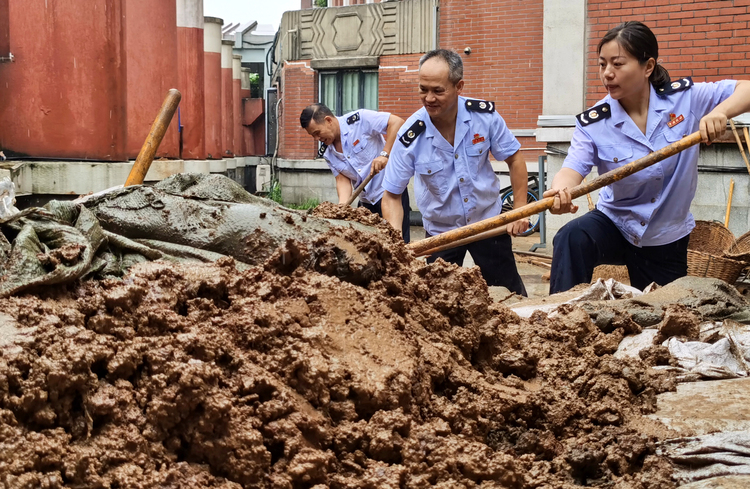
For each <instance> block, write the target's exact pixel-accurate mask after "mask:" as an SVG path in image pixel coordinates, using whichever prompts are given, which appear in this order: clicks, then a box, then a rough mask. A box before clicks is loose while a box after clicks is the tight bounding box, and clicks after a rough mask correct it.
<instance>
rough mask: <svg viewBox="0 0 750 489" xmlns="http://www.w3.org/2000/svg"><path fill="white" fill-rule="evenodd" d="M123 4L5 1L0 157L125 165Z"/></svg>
mask: <svg viewBox="0 0 750 489" xmlns="http://www.w3.org/2000/svg"><path fill="white" fill-rule="evenodd" d="M122 4H123V2H122V1H121V0H66V1H63V2H60V1H55V2H52V1H48V2H43V1H28V0H15V1H11V2H9V5H8V29H9V35H10V46H11V51H12V52H13V56H14V57H15V61H14V62H13V63H1V64H0V146H2V148H3V150H5V151H6V154H8V155H10V154H14V153H15V154H22V155H28V156H38V157H57V158H81V159H93V160H108V161H123V160H124V159H125V158H126V151H125V142H126V136H127V123H126V119H125V111H126V109H125V107H126V86H125V83H126V78H127V73H126V66H127V64H126V63H125V51H124V28H123V23H124V22H123V11H122V8H121V5H122ZM5 54H6V55H7V53H5ZM158 109H159V106H157V107H156V109H155V110H154V116H156V112H157V111H158Z"/></svg>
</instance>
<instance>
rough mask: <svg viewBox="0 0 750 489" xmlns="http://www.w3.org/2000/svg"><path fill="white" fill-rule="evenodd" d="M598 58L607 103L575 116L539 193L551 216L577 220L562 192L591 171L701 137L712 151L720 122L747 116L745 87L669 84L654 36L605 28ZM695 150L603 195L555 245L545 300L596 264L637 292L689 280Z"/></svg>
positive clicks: (749, 105)
mask: <svg viewBox="0 0 750 489" xmlns="http://www.w3.org/2000/svg"><path fill="white" fill-rule="evenodd" d="M597 51H598V53H599V77H600V79H601V81H602V84H603V85H604V87H605V88H606V89H607V92H608V95H607V96H606V97H604V98H603V99H602V100H601V101H599V103H597V104H596V106H594V107H593V108H591V109H589V110H587V111H585V112H583V113H581V114H579V115H578V116H577V117H576V119H577V120H576V129H575V133H574V135H573V139H572V140H571V146H570V150H569V152H568V156H567V157H566V158H565V162H564V163H563V167H562V169H561V170H560V172H558V173H557V175H555V178H554V180H553V182H552V186H551V189H550V190H548V191H547V192H545V194H544V196H545V197H550V196H553V195H554V196H555V203H554V206H553V208H552V209H551V212H552V213H553V214H562V213H566V212H576V210H577V209H578V207H577V206H576V205H574V204H573V203H572V202H571V197H570V192H569V190H568V189H570V188H572V187H574V186H576V185H578V184H580V183H581V182H582V181H583V178H584V177H585V176H586V175H587V174H588V173H589V172H590V171H591V168H592V167H593V166H594V165H596V167H597V169H598V171H599V173H600V174H602V173H605V172H607V171H610V170H612V169H615V168H618V167H620V166H623V165H625V164H627V163H630V162H632V161H635V160H637V159H639V158H641V157H643V156H646V155H647V154H649V153H651V152H653V151H656V150H659V149H661V148H663V147H665V146H667V145H668V144H671V143H674V142H676V141H678V140H679V139H681V138H682V137H684V136H686V135H688V134H691V133H693V132H695V131H698V130H700V132H701V137H702V139H703V142H704V143H706V144H709V143H710V141H712V140H714V139H715V138H717V137H719V136H721V135H722V134H723V133H724V132H725V131H726V125H727V119H729V118H732V117H735V116H737V115H739V114H742V113H743V112H747V111H749V110H750V82H749V81H745V80H742V81H735V80H722V81H719V82H714V83H694V82H693V81H692V80H691V79H690V78H684V79H681V80H670V78H669V73H668V72H667V70H666V69H665V68H664V67H663V66H661V65H659V64H658V63H657V61H656V60H657V59H659V47H658V43H657V40H656V37H655V36H654V34H653V33H652V32H651V30H650V29H649V28H648V27H647V26H645V25H644V24H642V23H641V22H634V21H633V22H625V23H623V24H621V25H618V26H617V27H615V28H613V29H611V30H610V31H609V32H607V34H605V36H604V37H603V38H602V40H601V41H600V42H599V45H598V48H597ZM698 151H699V148H698V146H693V147H691V148H689V149H686V150H684V151H682V152H680V153H678V154H677V155H675V156H672V157H670V158H667V159H665V160H663V161H661V162H659V163H657V164H655V165H653V166H651V167H649V168H646V169H644V170H641V171H640V172H638V173H635V174H633V175H631V176H629V177H627V178H625V179H623V180H621V181H619V182H616V183H613V184H612V185H609V186H606V187H604V188H602V190H601V191H600V192H599V201H598V203H597V206H596V209H595V210H593V211H591V212H589V213H587V214H586V215H584V216H582V217H579V218H577V219H575V220H573V221H571V222H569V223H567V224H566V225H565V226H563V227H562V228H561V229H560V231H559V232H558V233H557V235H556V236H555V238H554V241H553V246H554V250H553V258H552V271H551V274H550V293H556V292H562V291H565V290H568V289H570V288H571V287H573V286H575V285H577V284H580V283H589V282H590V281H591V277H592V274H593V270H594V267H596V266H597V265H602V264H612V265H627V267H628V272H629V274H630V282H631V284H632V285H633V286H634V287H637V288H640V289H643V288H645V287H646V286H647V285H648V284H650V283H651V282H656V283H657V284H660V285H664V284H667V283H669V282H671V281H673V280H675V279H677V278H679V277H682V276H685V275H687V245H688V240H689V235H690V231H692V230H693V228H694V227H695V221H694V219H693V216H692V214H691V213H690V203H691V201H692V200H693V197H694V196H695V188H696V183H697V179H698V167H697V165H698Z"/></svg>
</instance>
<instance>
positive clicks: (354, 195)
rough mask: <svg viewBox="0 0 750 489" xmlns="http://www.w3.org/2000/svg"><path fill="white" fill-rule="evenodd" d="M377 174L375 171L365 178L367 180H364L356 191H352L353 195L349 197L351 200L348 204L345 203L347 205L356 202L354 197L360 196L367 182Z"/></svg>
mask: <svg viewBox="0 0 750 489" xmlns="http://www.w3.org/2000/svg"><path fill="white" fill-rule="evenodd" d="M375 175H376V174H375V173H370V174H369V175H368V176H367V178H365V181H364V182H362V183H360V184H359V187H357V188H356V189H354V192H352V196H351V197H349V200H347V201H346V204H344V205H346V206H350V205H352V202H354V199H356V198H357V197H359V194H361V193H362V191H363V190H364V189H365V187H366V186H367V184H368V183H370V180H372V177H374V176H375Z"/></svg>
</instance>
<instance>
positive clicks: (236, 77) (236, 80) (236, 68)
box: [232, 54, 246, 156]
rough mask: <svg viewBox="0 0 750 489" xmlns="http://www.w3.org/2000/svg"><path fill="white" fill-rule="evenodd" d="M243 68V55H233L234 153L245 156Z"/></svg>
mask: <svg viewBox="0 0 750 489" xmlns="http://www.w3.org/2000/svg"><path fill="white" fill-rule="evenodd" d="M241 70H242V56H239V55H237V54H235V55H234V56H233V57H232V105H233V107H232V111H233V112H232V113H233V114H234V124H232V126H233V127H234V141H233V142H234V155H235V156H245V154H246V153H245V152H244V151H242V95H240V90H241V86H240V73H241Z"/></svg>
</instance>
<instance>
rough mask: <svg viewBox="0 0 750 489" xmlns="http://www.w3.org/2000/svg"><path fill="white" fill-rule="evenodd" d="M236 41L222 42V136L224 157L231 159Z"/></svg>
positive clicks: (232, 152) (232, 149) (232, 151)
mask: <svg viewBox="0 0 750 489" xmlns="http://www.w3.org/2000/svg"><path fill="white" fill-rule="evenodd" d="M233 48H234V41H230V40H227V39H224V40H222V41H221V107H222V121H221V135H222V139H223V141H224V145H223V146H222V150H223V151H222V156H227V157H231V156H232V155H233V154H234V103H233V101H232V98H233V95H234V88H232V56H233V53H232V49H233Z"/></svg>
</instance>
